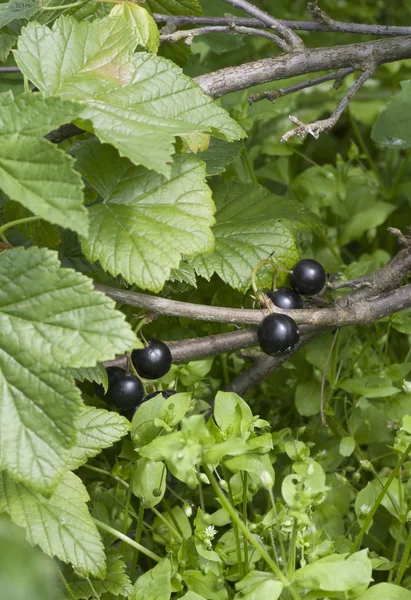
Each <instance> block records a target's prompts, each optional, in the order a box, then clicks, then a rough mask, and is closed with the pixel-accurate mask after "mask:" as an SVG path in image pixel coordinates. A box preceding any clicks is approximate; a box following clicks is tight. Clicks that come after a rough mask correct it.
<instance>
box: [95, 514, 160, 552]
mask: <svg viewBox="0 0 411 600" xmlns="http://www.w3.org/2000/svg"><path fill="white" fill-rule="evenodd" d="M93 521H94V523H95V524H96V525H97V527H99V528H100V529H102V530H103V531H106V532H107V533H111V535H114V537H116V538H117V539H119V540H122V541H123V542H126V544H128V545H129V546H131V547H132V548H134V549H135V550H138V551H139V552H141V553H142V554H145V555H146V556H148V557H149V558H151V559H152V560H155V561H156V562H160V561H161V560H163V559H162V558H161V556H158V555H157V554H154V552H151V550H148V548H145V547H144V546H142V545H141V544H139V543H138V542H135V541H134V540H132V539H131V538H129V537H128V536H127V535H124V533H121V531H118V529H114V528H113V527H110V525H106V523H103V522H102V521H99V520H98V519H95V518H94V517H93Z"/></svg>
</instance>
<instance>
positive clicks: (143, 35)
mask: <svg viewBox="0 0 411 600" xmlns="http://www.w3.org/2000/svg"><path fill="white" fill-rule="evenodd" d="M110 14H111V15H121V16H122V17H123V18H124V19H125V20H126V21H127V22H128V23H129V24H130V25H131V27H132V29H133V31H134V33H135V35H136V37H137V43H138V45H139V46H142V47H143V48H147V50H149V52H153V53H154V54H156V53H157V50H158V45H159V43H160V34H159V31H158V27H157V24H156V22H155V21H154V19H153V17H152V16H151V15H150V13H149V12H148V11H147V10H146V9H145V8H144V7H143V6H139V5H138V4H135V3H134V2H129V1H127V0H125V1H124V2H122V3H121V4H117V5H115V6H114V8H113V9H112V10H111V13H110Z"/></svg>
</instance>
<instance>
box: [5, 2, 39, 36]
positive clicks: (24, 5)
mask: <svg viewBox="0 0 411 600" xmlns="http://www.w3.org/2000/svg"><path fill="white" fill-rule="evenodd" d="M39 8H40V2H39V0H24V2H22V1H21V0H9V2H5V3H4V4H0V29H1V28H2V27H4V26H5V25H7V24H8V23H11V22H12V21H16V20H17V19H29V18H30V17H32V16H33V15H35V14H36V12H37V11H38V10H39Z"/></svg>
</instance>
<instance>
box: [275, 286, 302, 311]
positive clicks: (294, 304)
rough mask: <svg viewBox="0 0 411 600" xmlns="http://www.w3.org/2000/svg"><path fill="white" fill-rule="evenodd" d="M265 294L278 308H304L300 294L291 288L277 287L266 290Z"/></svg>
mask: <svg viewBox="0 0 411 600" xmlns="http://www.w3.org/2000/svg"><path fill="white" fill-rule="evenodd" d="M267 296H268V297H269V298H270V299H271V300H272V302H273V304H275V305H276V306H278V307H279V308H285V309H286V310H292V309H295V308H304V302H303V299H302V298H301V296H300V294H298V293H297V292H296V291H294V290H293V289H291V288H287V287H279V288H278V289H277V290H273V291H270V292H267Z"/></svg>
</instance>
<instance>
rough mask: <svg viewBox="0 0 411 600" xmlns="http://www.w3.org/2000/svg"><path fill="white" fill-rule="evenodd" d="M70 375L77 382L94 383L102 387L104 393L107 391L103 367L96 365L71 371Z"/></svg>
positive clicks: (105, 373) (106, 380) (106, 378)
mask: <svg viewBox="0 0 411 600" xmlns="http://www.w3.org/2000/svg"><path fill="white" fill-rule="evenodd" d="M71 374H72V375H73V377H74V379H76V380H77V381H95V382H96V383H99V384H101V385H102V386H103V388H104V391H105V392H107V389H108V377H107V371H106V369H105V368H104V365H102V364H101V363H98V364H97V365H96V366H95V367H81V368H80V369H71Z"/></svg>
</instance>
